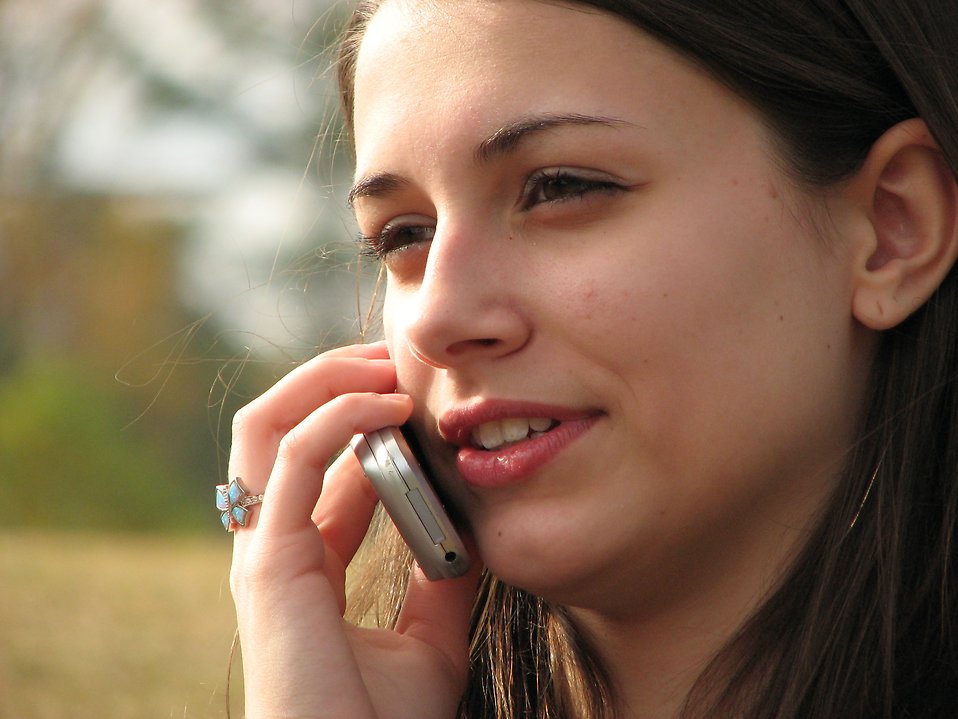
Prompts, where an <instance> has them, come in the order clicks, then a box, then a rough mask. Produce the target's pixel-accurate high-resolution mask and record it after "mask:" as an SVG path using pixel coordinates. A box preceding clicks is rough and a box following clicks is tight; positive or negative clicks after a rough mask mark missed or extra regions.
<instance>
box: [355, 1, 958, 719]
mask: <svg viewBox="0 0 958 719" xmlns="http://www.w3.org/2000/svg"><path fill="white" fill-rule="evenodd" d="M577 1H578V0H577ZM581 4H584V5H589V6H593V7H596V8H599V9H601V10H604V11H607V12H610V13H614V14H616V15H618V16H620V17H622V18H624V19H626V20H628V21H629V22H631V23H633V24H634V25H636V26H637V27H639V28H641V29H642V30H644V31H646V32H648V33H650V34H651V35H653V36H654V37H656V38H658V39H659V40H660V41H662V42H663V43H665V44H667V45H669V46H670V47H672V48H673V49H675V50H677V51H678V52H680V53H682V54H683V55H685V56H686V57H689V58H691V59H692V60H693V61H695V62H697V63H699V64H700V65H701V66H702V67H704V68H706V69H707V70H708V71H709V72H711V73H712V75H713V76H714V77H715V78H717V79H718V80H719V81H720V82H722V83H724V84H726V85H727V86H729V87H730V88H732V89H733V90H734V91H735V92H737V93H738V94H739V95H741V96H742V97H743V98H745V99H746V100H747V101H749V102H750V103H751V104H752V105H753V106H754V107H756V108H757V109H758V110H759V112H760V113H761V115H762V116H763V118H764V119H765V121H766V122H767V124H768V126H769V127H770V128H771V129H772V130H773V135H774V136H775V138H776V139H777V141H778V143H779V146H778V148H777V149H778V150H779V154H780V156H781V159H782V160H783V163H784V165H785V166H786V167H787V169H788V171H789V172H790V173H791V174H792V175H793V177H794V178H795V179H796V180H798V181H799V182H800V183H802V184H803V185H804V186H806V187H808V188H822V187H826V186H828V185H831V184H833V183H836V182H840V181H841V180H843V179H846V178H848V177H850V176H851V175H853V174H854V173H855V172H856V170H858V169H859V168H860V166H861V164H862V162H863V161H864V159H865V157H866V155H867V153H868V151H869V149H870V148H871V146H872V145H873V144H874V142H875V141H876V140H877V139H878V138H879V137H880V136H881V135H882V134H883V133H884V132H885V131H886V130H888V129H889V128H891V127H892V126H893V125H895V124H897V123H898V122H901V121H903V120H905V119H908V118H912V117H921V118H922V119H923V120H924V121H925V122H926V124H927V125H928V127H929V128H930V130H931V132H932V135H933V136H934V137H935V139H936V141H937V142H938V145H939V146H940V148H941V151H942V153H943V155H944V157H945V160H946V162H947V163H948V165H949V166H950V168H951V169H952V173H953V174H955V175H956V176H958V50H956V48H958V43H956V40H955V38H958V3H956V2H955V0H801V1H796V0H585V1H583V2H581ZM377 7H378V3H376V2H369V1H368V0H364V1H363V2H360V4H359V5H358V6H357V7H356V10H355V12H354V14H353V17H352V21H351V23H350V26H349V28H348V30H347V34H346V36H345V38H344V42H343V43H342V45H341V50H340V63H339V73H340V75H339V77H340V88H341V93H342V99H343V104H344V107H345V111H346V122H347V127H348V125H349V123H350V121H351V108H352V95H353V88H352V76H353V71H354V68H355V59H356V53H357V51H358V46H359V42H360V40H361V36H362V32H363V29H364V27H365V24H366V22H367V21H368V19H369V18H370V17H371V16H372V14H373V13H375V11H376V8H377ZM956 274H958V271H956V270H955V269H954V268H953V269H952V271H951V272H950V273H949V275H948V277H947V278H946V279H945V281H944V282H943V283H942V285H941V286H940V287H939V289H938V290H937V292H936V293H935V294H934V295H933V296H932V298H931V299H930V300H929V301H928V302H927V303H926V304H925V305H924V306H923V307H922V308H920V309H919V310H918V311H916V312H915V313H914V314H913V315H912V316H911V317H910V318H909V319H908V320H907V321H905V322H904V323H903V324H901V325H900V326H898V327H896V328H894V329H892V330H889V331H887V332H885V333H884V334H883V336H882V340H881V344H880V347H879V350H878V353H877V356H876V359H875V362H874V366H873V368H872V377H871V382H870V387H871V390H870V395H869V396H868V398H867V400H866V407H865V408H864V415H863V416H864V419H863V422H862V426H861V429H860V433H859V438H858V441H857V442H856V443H855V445H854V446H853V447H852V448H851V450H850V452H849V455H848V459H847V462H846V466H845V468H844V473H843V478H842V481H841V482H840V483H839V485H838V488H837V490H836V491H835V493H834V496H833V497H832V499H831V502H830V503H829V505H828V507H827V509H826V511H825V512H824V514H823V516H822V517H821V519H820V522H819V524H818V526H817V528H816V529H815V531H814V533H813V534H812V536H811V537H810V539H809V541H808V543H807V545H806V547H805V548H804V550H803V551H802V553H801V555H800V556H799V557H798V558H797V560H796V561H795V562H794V564H793V566H792V567H791V568H790V569H789V570H788V572H787V574H786V576H784V577H783V579H782V581H781V583H780V585H779V586H778V588H777V590H776V591H775V592H774V593H773V594H772V595H771V596H769V597H768V599H767V600H766V601H765V602H764V603H763V605H762V606H761V607H759V609H758V610H757V611H756V613H755V615H754V616H753V617H752V618H751V619H750V620H749V621H748V622H747V623H746V624H745V625H744V626H743V627H742V629H741V630H740V631H739V633H738V634H737V636H735V637H734V638H733V639H732V640H731V641H730V642H729V643H728V644H727V646H726V647H725V648H724V649H723V650H722V651H721V652H720V653H719V655H718V656H717V657H716V658H715V659H714V660H713V662H712V663H711V664H710V666H709V667H708V668H707V669H706V670H705V672H704V673H703V674H702V675H701V677H700V678H699V680H698V682H697V683H696V685H695V687H694V688H693V691H692V692H691V694H690V696H689V698H688V700H687V702H686V707H685V712H684V716H685V717H731V716H735V717H744V716H748V717H761V718H762V719H765V718H773V717H774V718H779V719H786V718H790V719H799V718H805V717H882V718H884V719H892V718H893V717H895V718H898V717H911V718H916V717H922V718H925V719H941V717H945V716H948V715H953V714H954V712H955V711H956V709H955V708H956V707H958V627H956V622H958V551H956V548H955V547H954V546H953V545H954V543H955V541H956V539H958V536H956V534H958V395H956V392H958V279H956ZM822 401H828V398H827V397H825V398H822ZM401 561H408V560H405V559H402V560H401ZM406 566H408V565H406ZM401 571H406V570H405V569H403V570H401ZM391 576H392V577H395V576H396V573H395V571H394V572H393V574H392V575H391ZM389 582H391V585H392V596H393V602H392V605H391V607H392V608H391V609H390V611H389V612H387V614H388V615H389V616H387V617H385V620H386V622H387V623H388V622H389V621H390V620H391V618H392V617H394V611H395V607H396V606H398V603H399V602H400V601H401V584H402V583H401V582H396V581H394V580H389V579H388V578H387V583H389ZM367 606H368V605H367ZM472 635H473V649H472V652H473V653H472V668H471V675H470V679H469V685H468V689H467V691H466V694H465V696H464V697H463V701H462V707H461V710H460V716H462V717H473V718H475V719H486V718H487V717H509V718H513V719H518V718H519V717H536V718H538V719H545V718H547V717H550V718H554V717H568V716H589V717H600V716H610V715H611V713H612V698H613V695H614V688H613V687H611V686H610V685H609V682H608V681H607V679H606V677H605V674H604V672H603V670H602V667H601V666H600V665H599V664H598V662H597V660H596V659H595V658H594V654H593V653H592V652H591V651H590V649H589V647H588V646H587V644H586V643H585V642H583V640H582V639H581V637H579V636H578V635H577V634H576V631H575V627H574V626H573V625H572V624H571V623H570V622H569V621H568V620H567V619H566V617H565V615H564V613H563V610H562V608H561V607H557V606H553V605H550V604H549V603H547V602H545V601H543V600H541V599H539V598H536V597H532V596H529V595H527V594H526V593H524V592H522V591H520V590H517V589H514V588H511V587H507V586H505V585H503V584H501V583H500V582H498V581H497V580H496V579H495V578H494V577H491V576H490V577H486V578H485V579H484V582H483V585H482V589H481V591H480V594H479V597H478V599H477V603H476V609H475V614H474V622H473V632H472Z"/></svg>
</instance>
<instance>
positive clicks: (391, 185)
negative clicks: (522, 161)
mask: <svg viewBox="0 0 958 719" xmlns="http://www.w3.org/2000/svg"><path fill="white" fill-rule="evenodd" d="M631 124H632V123H630V122H627V121H625V120H619V119H616V118H613V117H601V116H593V115H581V114H576V113H573V114H558V115H556V114H546V115H535V116H532V117H526V118H522V119H519V120H516V121H515V122H510V123H509V124H507V125H503V126H502V127H500V128H499V129H498V130H496V131H495V132H493V133H492V134H491V135H489V137H487V138H486V139H485V140H483V141H482V142H480V143H479V145H478V146H477V147H476V151H475V159H476V162H477V163H479V164H480V165H482V164H486V163H488V162H490V161H491V160H493V159H494V158H495V157H497V156H502V155H508V154H510V153H512V152H515V151H516V150H517V149H518V147H519V145H520V144H521V143H522V141H523V140H525V139H526V138H528V137H529V136H531V135H535V134H537V133H541V132H546V131H548V130H552V129H554V128H557V127H563V126H568V125H601V126H605V127H618V126H621V125H631ZM407 185H409V180H408V179H406V178H405V177H403V176H402V175H397V174H395V173H392V172H377V173H374V174H371V175H365V176H363V177H361V178H359V179H358V180H357V181H356V182H355V184H354V185H353V186H352V188H351V189H350V190H349V194H348V195H347V196H346V202H347V204H348V205H349V206H350V207H352V206H353V204H354V203H355V201H356V200H358V199H359V198H361V197H383V196H385V195H389V194H392V193H393V192H396V191H398V190H400V189H402V188H403V187H405V186H407Z"/></svg>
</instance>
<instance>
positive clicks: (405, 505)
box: [350, 427, 470, 581]
mask: <svg viewBox="0 0 958 719" xmlns="http://www.w3.org/2000/svg"><path fill="white" fill-rule="evenodd" d="M350 446H351V447H352V450H353V452H354V453H355V454H356V457H357V458H358V459H359V462H360V464H362V466H363V471H364V472H365V473H366V476H367V477H368V478H369V481H370V482H371V483H372V485H373V487H374V488H375V490H376V493H377V494H378V495H379V499H380V501H382V504H383V507H384V508H385V509H386V512H387V513H388V514H389V516H390V518H392V521H393V523H394V524H395V525H396V528H397V529H398V530H399V533H400V534H401V535H402V538H403V540H405V542H406V544H407V545H408V546H409V548H410V549H411V550H412V553H413V556H415V558H416V561H417V562H418V563H419V566H420V567H422V570H423V572H424V573H425V575H426V576H427V577H428V578H429V579H431V580H433V581H435V580H438V579H451V578H453V577H458V576H460V575H462V574H464V573H465V572H466V570H468V569H469V564H470V558H469V554H468V552H466V548H465V546H464V545H463V542H462V538H461V537H460V536H459V533H458V532H457V531H456V529H455V527H454V526H453V524H452V520H450V519H449V515H448V514H447V513H446V510H445V509H444V508H443V506H442V502H441V501H440V500H439V497H438V496H437V495H436V492H435V490H434V489H433V488H432V485H431V484H430V483H429V481H428V480H427V479H426V474H425V472H424V471H423V469H422V466H421V465H420V463H419V461H418V460H417V459H416V456H415V454H413V451H412V449H411V448H410V446H409V443H408V442H407V441H406V438H405V437H404V436H403V434H402V432H401V431H400V429H399V428H398V427H385V428H383V429H380V430H377V431H375V432H369V433H367V434H358V435H356V436H355V437H354V438H353V441H352V443H351V444H350Z"/></svg>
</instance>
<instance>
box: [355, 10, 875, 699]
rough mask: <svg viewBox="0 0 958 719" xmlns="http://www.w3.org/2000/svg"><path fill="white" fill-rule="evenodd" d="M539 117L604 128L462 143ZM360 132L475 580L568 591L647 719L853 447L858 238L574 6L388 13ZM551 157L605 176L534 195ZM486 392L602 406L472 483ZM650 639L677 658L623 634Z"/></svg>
mask: <svg viewBox="0 0 958 719" xmlns="http://www.w3.org/2000/svg"><path fill="white" fill-rule="evenodd" d="M530 27H535V28H536V33H535V34H534V35H532V36H530V35H529V33H528V32H527V31H526V29H527V28H530ZM572 58H574V59H575V60H574V61H571V59H572ZM387 65H388V66H389V67H390V71H389V72H388V73H384V72H382V70H381V68H382V67H384V66H387ZM546 77H547V78H548V82H544V81H543V78H546ZM597 77H601V78H602V82H596V78H597ZM556 116H560V117H565V116H576V117H581V116H587V117H592V118H602V119H603V120H604V121H603V122H598V123H592V122H590V123H582V122H575V123H560V124H558V125H556V126H554V127H550V128H549V129H546V130H541V131H533V132H529V133H527V134H525V135H524V136H523V137H522V139H521V140H519V141H518V142H516V143H515V144H514V146H512V147H510V148H509V149H508V150H504V151H501V152H498V153H495V154H493V156H492V157H491V158H489V159H486V160H485V161H482V162H479V161H477V160H476V159H475V158H476V155H477V152H478V148H479V147H480V146H481V145H482V144H483V142H484V141H485V142H487V143H488V139H489V138H491V137H494V136H495V135H496V133H497V132H501V129H502V128H508V127H512V126H514V124H515V123H518V122H521V121H523V120H526V119H527V118H529V117H540V118H541V117H556ZM355 126H356V146H357V178H358V181H357V182H358V184H357V187H359V188H362V191H360V192H359V193H358V194H359V196H358V197H356V199H355V200H354V205H355V208H356V213H357V217H358V219H359V223H360V227H361V229H362V231H363V232H364V234H366V235H368V236H371V237H377V236H379V235H380V234H381V233H382V231H383V227H384V226H386V227H387V228H389V227H397V226H398V227H402V228H414V229H413V231H412V232H410V231H409V230H408V229H407V230H406V231H405V232H403V233H401V234H399V235H398V237H399V241H400V242H402V243H407V242H408V244H403V245H402V246H401V247H399V248H398V249H394V250H392V251H391V252H389V253H387V254H386V264H387V268H388V270H389V285H388V290H387V294H386V304H385V309H386V314H385V323H386V336H387V341H388V344H389V347H390V353H391V355H392V357H393V358H394V360H395V361H396V366H397V372H398V378H399V384H400V387H402V388H403V390H404V391H406V392H408V393H409V394H410V395H411V396H413V397H414V398H416V400H417V402H416V410H415V415H414V417H415V421H416V424H417V427H419V433H420V435H421V436H420V439H421V440H422V441H423V443H424V444H425V446H426V447H427V453H428V454H429V457H430V459H431V461H432V464H433V466H434V468H435V469H436V473H437V475H438V477H439V479H440V481H442V482H444V485H445V487H446V490H447V492H448V494H449V495H450V496H451V497H453V499H454V501H455V504H456V505H457V506H458V508H459V509H460V510H461V512H462V513H463V514H464V515H465V516H466V517H468V520H469V524H470V527H471V529H472V531H473V533H474V536H475V538H476V541H477V542H478V544H479V548H480V553H481V555H482V557H483V559H484V561H485V562H486V564H487V565H488V566H489V568H490V569H491V570H492V571H493V572H494V573H495V574H496V575H497V576H499V577H501V578H503V579H504V580H505V581H507V582H509V583H512V584H516V585H518V586H520V587H523V588H526V589H528V590H530V591H533V592H535V593H537V594H540V595H543V596H546V597H548V598H550V599H554V600H556V601H559V602H563V603H565V604H568V605H571V606H572V607H574V608H575V614H576V616H577V617H578V618H579V619H580V622H581V624H582V625H583V626H584V627H586V628H587V630H588V631H589V632H591V633H592V635H593V638H594V639H595V640H596V644H597V645H598V646H600V647H601V649H600V652H601V651H604V652H606V653H607V655H608V657H609V658H611V660H612V661H611V664H612V665H613V666H627V667H628V668H629V669H628V671H625V672H623V673H622V676H621V677H620V684H621V685H622V686H624V687H626V686H627V687H631V688H633V689H636V691H635V694H636V695H642V696H643V697H645V698H643V699H641V700H640V699H639V698H637V696H635V697H631V698H630V700H629V701H630V703H631V705H632V706H633V708H635V709H636V710H637V711H638V713H639V714H640V715H643V716H645V715H649V716H651V715H654V714H647V713H646V711H647V710H648V709H649V708H650V707H651V706H652V705H655V704H665V705H668V704H671V703H674V702H676V701H677V700H678V699H679V698H680V697H681V696H682V695H683V693H684V690H685V689H687V684H686V682H687V680H688V678H689V677H691V676H694V674H695V673H696V672H697V671H698V670H699V669H700V668H701V661H702V660H703V658H705V657H707V656H709V654H710V652H711V651H712V650H713V649H714V648H715V639H716V628H720V629H719V630H718V631H719V632H720V634H722V635H724V634H725V633H726V632H729V631H731V630H732V629H733V628H734V627H735V626H737V625H738V623H740V621H741V620H742V619H743V618H744V616H745V614H746V613H747V612H748V610H749V609H750V608H751V607H753V606H754V605H755V603H756V602H757V600H758V598H759V597H760V596H761V595H762V593H764V592H765V591H766V590H767V589H768V588H769V587H770V585H771V584H772V583H773V581H774V578H775V577H776V576H778V572H779V570H780V569H781V567H782V566H783V565H784V563H785V562H787V560H788V558H789V557H790V556H791V555H792V553H793V551H794V549H795V548H796V547H797V546H798V545H800V543H801V542H802V540H803V538H804V536H805V532H806V530H807V528H808V525H809V522H810V520H811V519H812V518H814V517H815V516H817V513H818V510H819V508H820V506H821V504H822V502H823V501H824V498H825V497H826V496H827V494H828V492H829V490H830V488H831V487H832V485H833V482H834V480H835V478H836V474H837V471H838V469H839V466H840V463H841V460H842V458H843V456H844V453H845V451H846V449H847V447H848V446H849V444H850V442H851V437H852V435H853V432H854V427H855V422H856V413H857V408H858V407H859V405H860V402H861V393H862V391H863V387H862V384H861V382H859V381H855V380H852V381H849V378H862V377H865V376H866V374H867V372H866V367H867V364H868V361H869V359H870V356H871V346H870V342H869V340H868V337H867V336H866V334H865V333H863V332H862V331H861V328H860V327H859V326H858V325H857V324H856V323H855V322H854V319H853V318H852V316H851V313H850V311H849V307H850V304H851V296H852V284H851V281H850V272H849V271H848V268H849V266H850V265H851V258H850V255H849V252H848V250H847V248H846V247H845V246H843V245H842V244H841V243H840V242H838V241H835V240H834V239H833V238H827V237H825V238H823V237H822V236H821V233H820V231H819V225H817V224H816V223H813V222H811V221H810V220H809V219H808V216H809V209H808V208H809V206H810V204H811V202H812V200H811V199H810V198H807V197H804V196H803V195H802V193H800V192H799V191H798V190H797V189H796V188H795V187H793V186H792V185H791V184H790V183H789V181H788V180H786V178H785V177H784V176H783V175H782V173H781V172H780V171H779V170H778V167H779V164H778V163H777V162H776V160H775V158H774V156H773V152H772V150H771V145H770V142H769V140H768V138H767V136H766V133H765V131H764V130H763V127H762V125H761V123H760V122H759V120H758V118H757V117H756V116H755V114H754V112H753V111H752V110H751V109H750V108H749V106H747V105H746V104H744V103H743V102H742V101H740V100H739V99H738V98H737V97H736V96H734V95H733V94H732V93H730V92H729V91H728V90H726V89H725V88H723V87H721V86H720V85H718V84H717V83H715V82H714V81H713V80H711V79H710V78H709V77H707V76H706V75H704V74H703V73H702V72H700V71H698V70H697V69H695V68H694V67H693V66H691V65H690V64H688V63H687V62H685V61H683V60H681V59H680V58H678V57H677V56H676V55H675V54H673V53H672V52H670V51H668V50H667V49H665V48H663V47H662V46H661V45H659V44H657V43H655V42H654V41H652V40H651V39H649V38H647V37H645V36H643V35H642V34H641V33H639V32H638V31H637V30H636V29H634V28H633V27H632V26H629V25H627V24H626V23H624V22H622V21H620V20H618V19H615V18H613V17H611V16H605V15H602V14H597V13H594V12H590V11H588V10H583V9H580V8H576V9H575V10H572V9H570V8H567V7H563V6H557V5H553V4H543V3H524V2H504V3H470V4H465V3H455V4H452V5H443V6H442V8H441V9H438V8H437V7H434V6H432V5H415V4H413V5H411V6H410V5H408V4H405V3H402V4H400V3H387V5H386V6H385V7H384V8H383V9H382V10H381V11H380V13H379V14H378V15H377V16H376V17H375V18H374V19H373V22H372V24H371V26H370V28H369V30H368V33H367V35H366V37H365V40H364V43H363V47H362V50H361V52H360V57H359V64H358V68H357V77H356V111H355ZM556 168H570V169H569V172H571V173H572V174H573V176H575V177H577V178H580V177H585V178H587V179H592V180H594V179H595V178H599V179H600V180H610V181H613V182H614V185H615V187H614V189H613V188H610V187H609V186H607V185H601V186H598V189H596V188H593V189H591V190H589V191H587V192H585V193H584V194H581V195H580V196H576V195H574V194H573V192H572V190H570V189H568V188H564V187H562V186H559V185H558V184H557V183H555V182H552V183H551V185H549V184H545V185H543V186H542V187H541V188H536V191H539V192H544V191H548V192H550V193H552V194H548V195H541V196H540V197H539V198H536V199H535V201H534V202H533V201H530V200H529V198H528V194H529V192H528V190H527V189H526V188H527V187H528V185H527V183H528V182H529V178H530V176H533V175H534V173H535V172H536V171H539V170H542V169H553V170H554V169H556ZM387 173H388V176H389V177H390V178H391V179H392V180H393V182H391V183H390V185H389V186H388V187H385V188H381V187H378V186H376V185H375V182H374V180H375V178H378V177H382V176H383V175H384V174H387ZM575 173H579V174H578V175H575ZM371 182H372V183H373V187H374V190H373V191H369V192H367V191H366V189H365V186H366V184H367V183H371ZM579 187H580V185H575V186H574V187H573V189H576V188H579ZM576 191H578V190H577V189H576ZM524 192H525V193H526V195H524V194H523V193H524ZM549 198H552V199H551V200H550V199H549ZM554 198H558V199H554ZM422 238H431V239H430V241H421V240H422ZM387 240H388V241H389V242H395V239H394V238H392V236H391V235H387ZM826 248H827V249H826ZM387 249H389V246H387ZM485 400H523V401H534V402H542V403H546V404H549V405H558V406H561V407H569V408H574V409H576V410H581V411H583V412H588V413H594V414H596V415H597V416H598V421H597V422H596V424H595V425H594V426H593V428H592V429H591V430H590V431H589V432H588V433H587V436H585V437H583V438H582V439H580V440H579V441H577V442H575V443H574V444H573V445H571V446H569V447H568V448H566V449H565V450H564V451H563V452H562V453H561V454H560V455H559V456H558V457H556V458H555V459H554V460H553V461H551V462H550V463H548V464H547V466H545V467H544V468H542V469H541V470H540V471H538V472H536V473H534V474H533V476H531V477H529V478H527V479H525V480H524V481H522V482H519V483H516V484H514V485H509V486H506V487H497V488H495V489H477V488H475V487H470V486H467V485H466V484H464V483H463V482H462V481H461V479H457V475H456V469H455V451H456V448H454V447H450V446H449V445H448V444H447V443H446V442H444V441H443V438H442V437H441V436H440V434H439V432H438V429H437V418H442V417H443V415H444V414H445V413H446V412H448V411H450V410H452V409H455V408H458V407H463V406H469V405H472V404H474V403H476V402H481V401H485ZM823 400H825V401H823ZM704 598H707V599H704ZM650 643H656V644H663V643H665V644H666V645H667V646H669V647H670V651H668V652H667V654H669V655H670V656H667V657H665V658H663V656H662V655H660V654H657V655H649V654H648V653H647V652H645V651H638V652H637V651H636V649H635V648H636V647H644V646H648V645H649V644H650ZM663 666H667V667H668V672H667V673H666V674H667V675H669V676H671V677H673V678H676V677H681V679H678V680H673V681H666V682H663V681H662V680H661V676H662V673H661V671H660V670H661V667H663ZM636 675H642V676H645V677H654V680H652V681H648V682H636V681H635V679H634V677H635V676H636ZM663 688H664V691H662V689H663ZM650 696H651V697H654V699H652V700H649V699H648V697H650Z"/></svg>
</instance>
